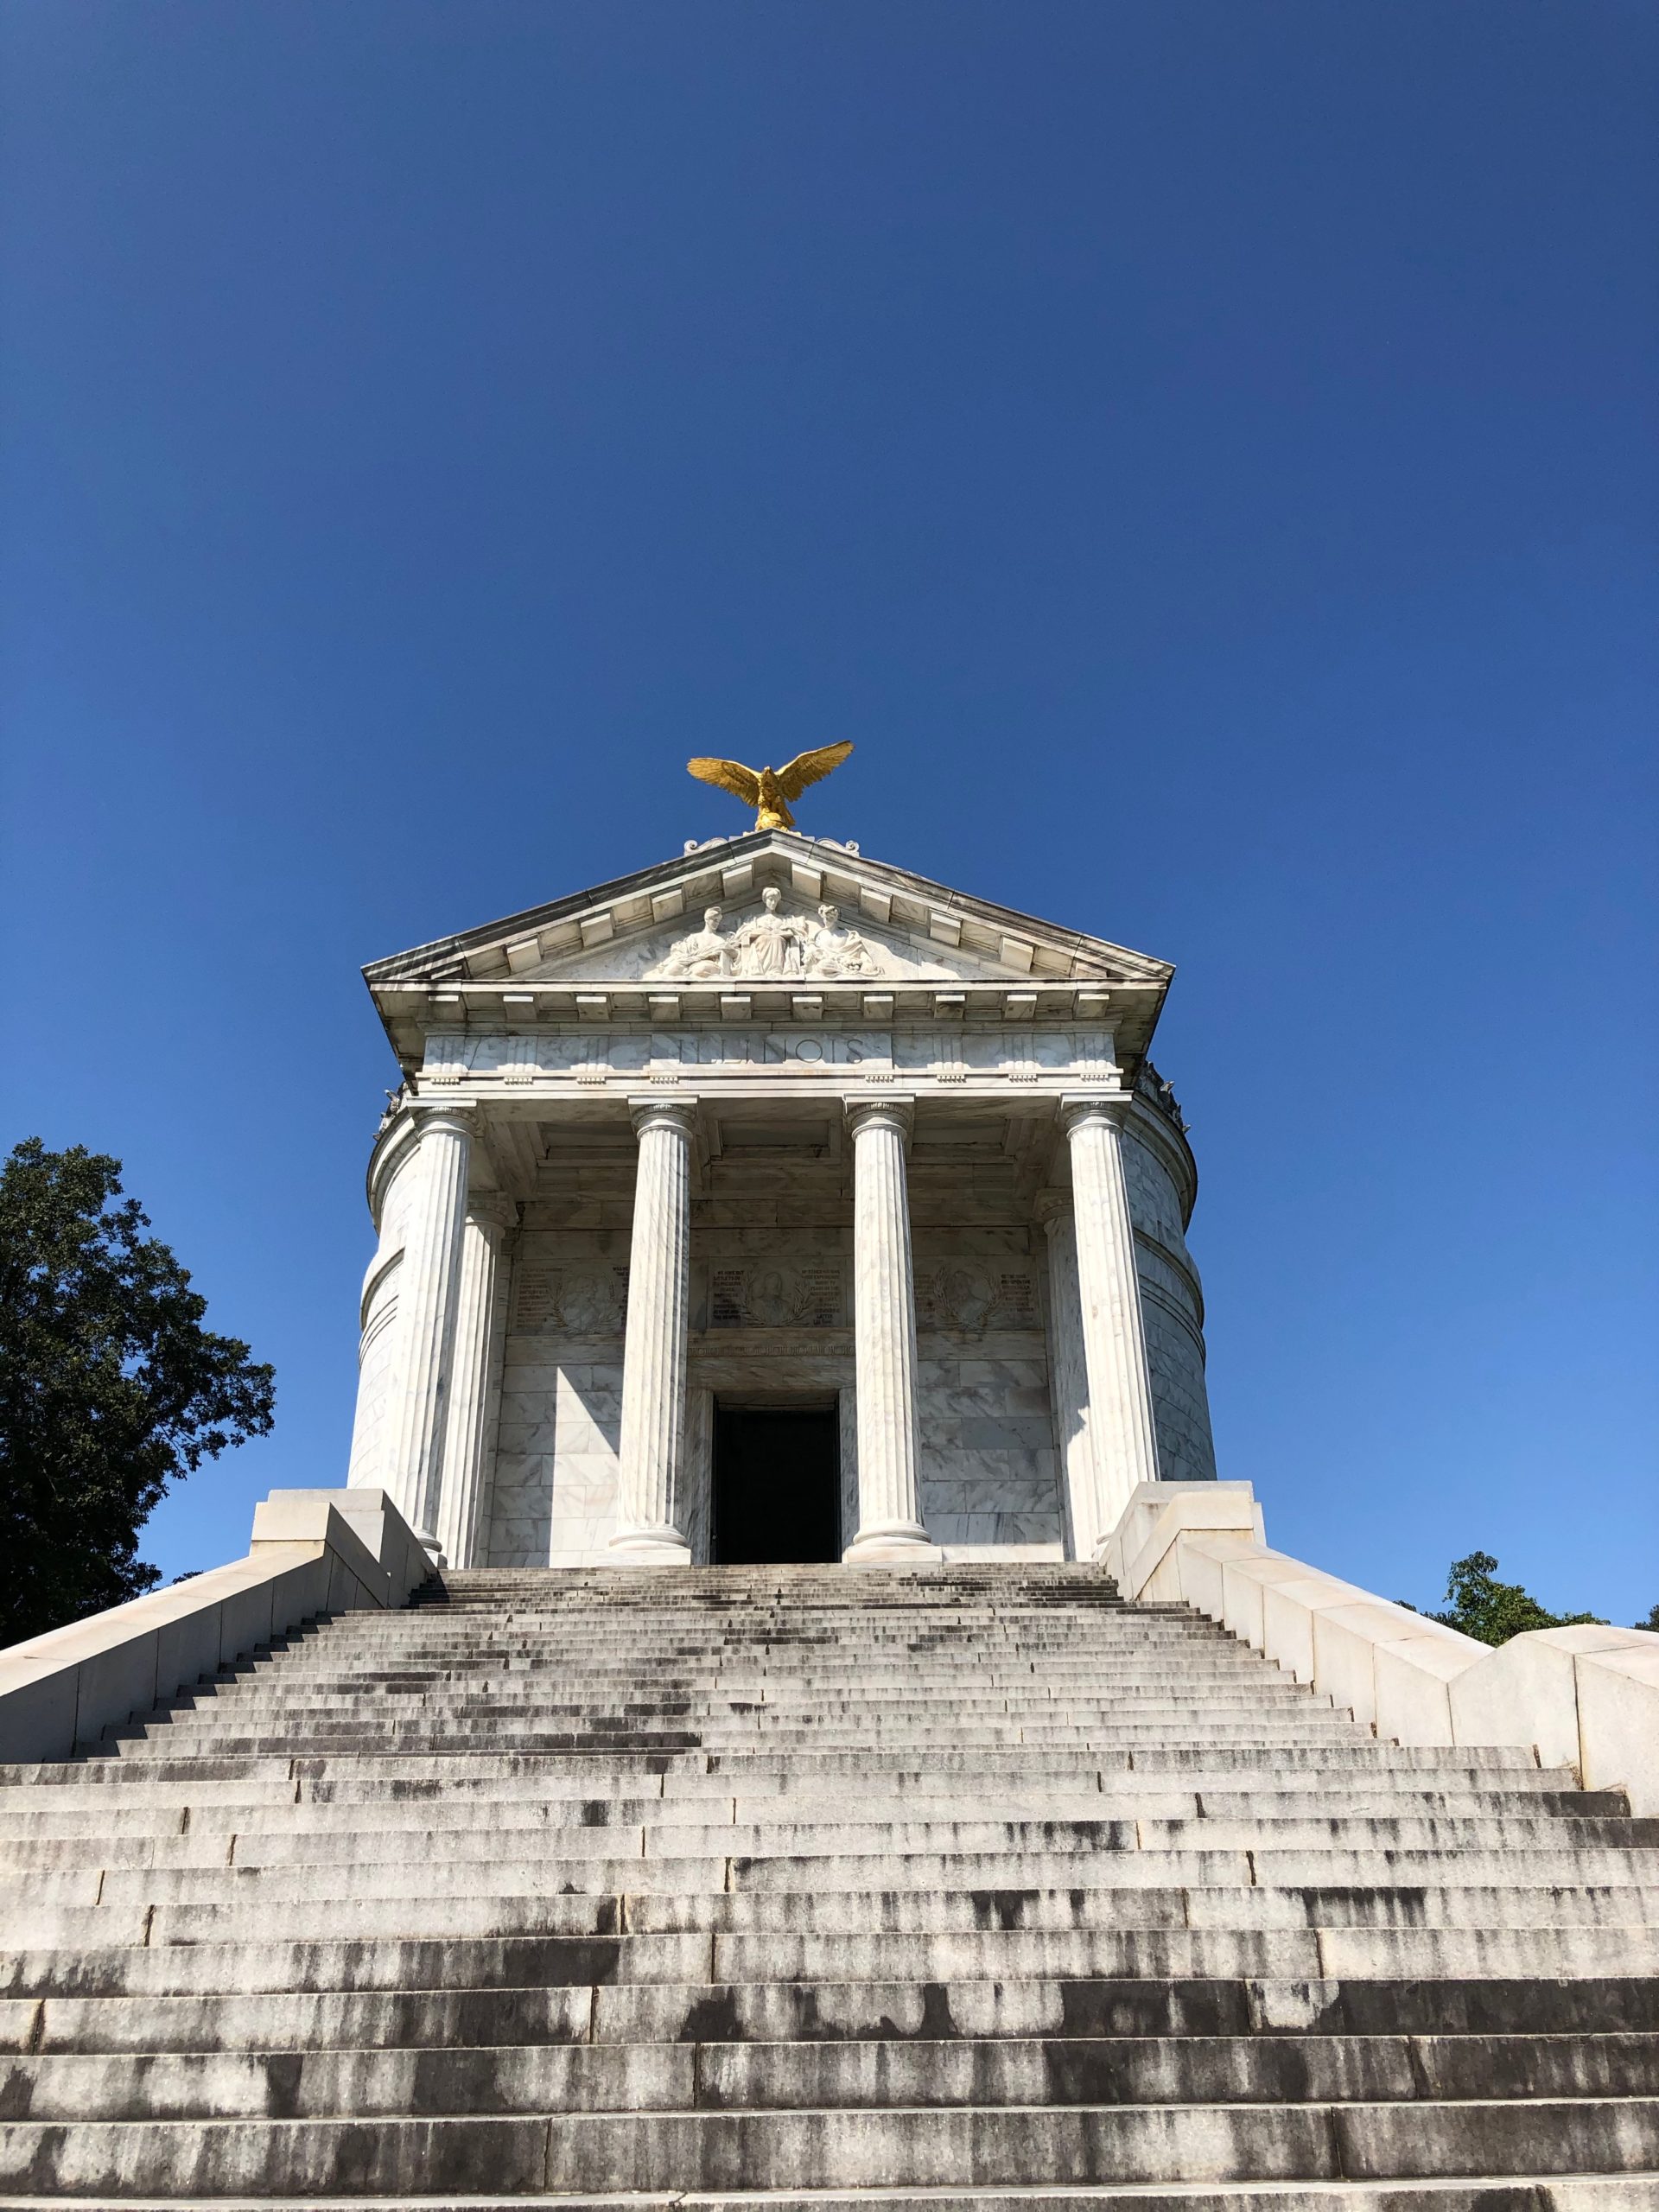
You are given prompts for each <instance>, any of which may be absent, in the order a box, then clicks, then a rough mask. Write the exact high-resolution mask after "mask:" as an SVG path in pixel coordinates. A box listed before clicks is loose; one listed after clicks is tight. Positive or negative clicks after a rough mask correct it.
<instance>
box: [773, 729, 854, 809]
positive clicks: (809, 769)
mask: <svg viewBox="0 0 1659 2212" xmlns="http://www.w3.org/2000/svg"><path fill="white" fill-rule="evenodd" d="M852 749H853V745H852V740H851V739H850V738H843V739H842V742H841V743H840V744H839V745H821V746H819V747H818V748H817V752H816V753H797V754H796V755H795V758H794V759H793V760H791V762H790V764H789V766H787V767H786V768H780V769H779V771H778V788H779V791H782V793H783V795H784V797H785V798H799V797H800V795H801V793H802V792H803V791H804V790H805V789H806V787H807V785H809V784H817V783H821V782H822V781H823V778H824V777H825V776H827V775H828V774H829V771H830V770H831V769H832V768H839V767H840V766H841V764H842V761H843V760H845V759H846V758H847V755H848V754H849V753H850V752H851V751H852Z"/></svg>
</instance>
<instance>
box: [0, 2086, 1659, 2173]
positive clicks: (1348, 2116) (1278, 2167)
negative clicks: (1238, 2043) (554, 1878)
mask: <svg viewBox="0 0 1659 2212" xmlns="http://www.w3.org/2000/svg"><path fill="white" fill-rule="evenodd" d="M1656 2164H1659V2101H1655V2100H1653V2099H1649V2098H1623V2099H1611V2100H1601V2099H1594V2098H1584V2099H1576V2100H1571V2101H1542V2100H1538V2101H1530V2102H1526V2103H1516V2102H1513V2101H1503V2100H1492V2101H1481V2102H1457V2103H1449V2104H1448V2103H1433V2102H1426V2101H1415V2102H1400V2103H1392V2104H1375V2103H1373V2104H1348V2105H1329V2104H1327V2105H1317V2104H1316V2105H1299V2106H1249V2105H1232V2106H1215V2105H1211V2106H1187V2107H1147V2106H1141V2107H1133V2106H1132V2107H1101V2106H1071V2107H1063V2106H1054V2107H1003V2108H1001V2109H999V2110H996V2111H994V2112H992V2111H985V2110H962V2111H958V2110H952V2109H950V2108H949V2107H946V2108H944V2109H940V2108H937V2107H935V2108H925V2109H917V2108H909V2109H901V2110H893V2111H880V2110H877V2111H869V2110H864V2109H856V2108H855V2109H851V2110H823V2109H818V2110H810V2111H798V2112H797V2111H790V2112H766V2113H613V2112H607V2113H569V2114H563V2115H560V2116H558V2117H556V2118H551V2119H546V2118H540V2117H534V2118H531V2117H525V2118H500V2117H491V2118H479V2119H462V2118H454V2117H450V2118H445V2119H442V2120H409V2119H389V2118H388V2119H382V2120H372V2121H365V2120H280V2119H279V2120H269V2119H261V2120H196V2121H188V2122H172V2123H169V2122H165V2121H150V2122H144V2121H119V2120H111V2121H86V2122H82V2123H80V2124H79V2125H78V2126H74V2127H73V2128H65V2127H63V2126H54V2124H53V2123H52V2122H50V2121H45V2122H38V2121H12V2122H9V2123H5V2124H3V2125H0V2187H5V2188H10V2189H16V2188H20V2187H27V2188H28V2189H29V2190H31V2191H33V2192H34V2193H35V2194H36V2195H50V2194H51V2193H52V2192H54V2191H57V2192H60V2193H61V2194H64V2195H76V2196H86V2195H87V2194H89V2193H92V2192H98V2191H103V2192H105V2193H107V2194H109V2195H111V2196H131V2195H134V2194H137V2193H138V2192H140V2191H143V2190H150V2191H159V2192H164V2193H166V2194H168V2195H172V2196H195V2197H200V2196H213V2195H219V2196H236V2195H247V2194H250V2193H264V2194H273V2193H274V2194H277V2195H279V2196H280V2195H290V2196H292V2195H308V2194H315V2193H317V2192H318V2191H321V2190H328V2189H330V2188H335V2189H337V2188H339V2187H340V2184H341V2183H342V2182H349V2183H350V2185H351V2186H352V2188H353V2190H355V2191H357V2192H359V2193H370V2192H373V2191H377V2190H378V2191H379V2192H381V2193H383V2194H385V2193H388V2192H391V2193H396V2192H403V2193H405V2194H407V2195H409V2196H432V2195H433V2194H434V2193H436V2192H442V2191H443V2190H454V2189H463V2190H464V2189H469V2188H472V2187H475V2186H478V2185H480V2184H481V2185H484V2186H486V2187H488V2188H489V2189H491V2190H493V2191H495V2192H496V2193H498V2194H501V2193H507V2194H518V2193H523V2192H527V2191H534V2190H543V2191H548V2190H551V2191H557V2190H565V2191H572V2190H607V2191H614V2190H618V2189H622V2190H664V2189H668V2190H685V2189H688V2188H698V2189H709V2188H715V2189H720V2188H724V2189H728V2190H729V2189H733V2188H741V2189H742V2190H747V2191H752V2190H756V2189H762V2190H779V2189H785V2190H798V2189H801V2188H810V2189H823V2188H832V2187H833V2188H841V2189H848V2188H856V2189H861V2190H871V2189H889V2190H890V2189H893V2188H914V2187H917V2186H922V2185H931V2186H934V2187H939V2186H944V2187H945V2188H963V2187H969V2186H971V2187H975V2188H979V2189H982V2188H984V2187H985V2186H986V2185H988V2184H989V2185H991V2186H1003V2185H1009V2184H1015V2185H1020V2186H1025V2187H1030V2186H1031V2185H1032V2184H1033V2183H1036V2184H1043V2185H1047V2186H1049V2187H1053V2186H1055V2185H1058V2184H1064V2183H1078V2182H1084V2183H1112V2184H1116V2185H1122V2183H1126V2182H1128V2181H1133V2180H1141V2181H1147V2182H1163V2181H1188V2180H1191V2179H1192V2177H1193V2176H1194V2174H1195V2173H1198V2172H1208V2173H1210V2174H1212V2175H1226V2176H1229V2177H1237V2178H1239V2179H1257V2180H1272V2179H1274V2178H1276V2177H1285V2178H1288V2179H1294V2180H1308V2179H1323V2180H1330V2181H1334V2180H1338V2179H1342V2180H1344V2181H1351V2180H1378V2179H1383V2178H1395V2177H1411V2176H1414V2175H1419V2174H1439V2173H1443V2172H1445V2171H1446V2169H1447V2168H1448V2166H1450V2167H1451V2168H1452V2170H1453V2171H1458V2170H1461V2171H1462V2172H1464V2173H1465V2174H1467V2173H1468V2172H1469V2171H1471V2170H1473V2171H1479V2172H1481V2173H1484V2174H1491V2175H1497V2176H1502V2175H1506V2174H1507V2175H1523V2176H1531V2175H1550V2174H1557V2173H1563V2174H1572V2175H1586V2174H1592V2173H1598V2172H1599V2173H1604V2174H1606V2173H1622V2172H1625V2171H1641V2170H1642V2169H1643V2168H1646V2169H1648V2170H1649V2171H1652V2170H1653V2169H1654V2168H1655V2166H1656Z"/></svg>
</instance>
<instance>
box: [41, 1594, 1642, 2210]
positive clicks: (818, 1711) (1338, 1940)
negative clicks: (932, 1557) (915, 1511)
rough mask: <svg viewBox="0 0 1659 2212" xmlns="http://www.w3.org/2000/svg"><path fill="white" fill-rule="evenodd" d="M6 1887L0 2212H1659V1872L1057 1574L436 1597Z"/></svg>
mask: <svg viewBox="0 0 1659 2212" xmlns="http://www.w3.org/2000/svg"><path fill="white" fill-rule="evenodd" d="M0 1863H3V1890H0V1895H3V1899H4V1906H3V1910H4V1944H5V1948H4V1953H3V1977H4V1978H3V2001H0V2043H3V2047H4V2049H3V2056H0V2082H3V2088H0V2203H4V2204H9V2205H21V2204H25V2203H39V2202H45V2201H48V2200H50V2201H54V2202H61V2201H63V2200H65V2199H71V2200H79V2201H81V2202H107V2203H111V2204H115V2203H121V2204H124V2205H129V2206H130V2205H131V2204H133V2203H135V2202H151V2203H162V2202H165V2203H175V2202H181V2201H193V2202H198V2203H200V2202H212V2203H213V2204H215V2205H229V2204H243V2203H247V2204H261V2205H263V2204H268V2203H272V2202H278V2201H281V2200H285V2199H290V2200H291V2199H293V2198H296V2197H302V2198H308V2199H311V2200H313V2201H314V2202H316V2201H321V2202H333V2203H346V2202H350V2203H352V2204H353V2205H356V2206H363V2205H365V2204H367V2203H372V2202H388V2203H397V2204H404V2203H408V2202H411V2201H415V2200H419V2201H420V2202H422V2203H423V2204H424V2205H426V2206H427V2207H429V2208H430V2207H433V2206H435V2205H440V2204H445V2203H448V2204H454V2205H460V2204H462V2203H465V2204H488V2203H494V2202H500V2201H505V2200H508V2199H512V2198H515V2197H516V2198H520V2199H522V2198H524V2197H531V2198H534V2197H543V2198H547V2199H557V2200H558V2201H560V2202H566V2203H569V2204H597V2203H600V2202H607V2203H609V2202H620V2201H623V2200H626V2202H629V2203H630V2204H642V2203H645V2204H648V2203H664V2204H666V2203H693V2204H736V2203H739V2202H754V2203H765V2204H767V2205H774V2206H783V2205H802V2206H804V2205H807V2204H822V2203H827V2202H831V2201H836V2202H845V2203H847V2204H848V2205H849V2206H850V2205H851V2204H853V2203H858V2204H863V2205H869V2206H871V2207H873V2208H875V2209H876V2212H897V2208H901V2207H902V2208H914V2209H915V2212H920V2208H921V2207H922V2206H923V2205H927V2206H930V2207H938V2206H942V2205H944V2206H949V2205H962V2206H964V2207H965V2206H969V2205H971V2206H973V2207H975V2208H976V2212H1013V2208H1014V2207H1016V2206H1018V2207H1020V2208H1027V2212H1029V2208H1038V2207H1040V2208H1045V2212H1059V2208H1060V2207H1061V2206H1062V2205H1066V2206H1069V2205H1072V2204H1074V2203H1077V2202H1079V2201H1081V2202H1086V2203H1087V2204H1088V2205H1090V2206H1091V2207H1094V2208H1110V2207H1121V2208H1123V2212H1128V2208H1129V2207H1131V2206H1134V2207H1140V2208H1145V2207H1148V2206H1168V2207H1172V2208H1173V2207H1180V2208H1183V2209H1184V2212H1246V2209H1247V2208H1248V2212H1304V2209H1305V2208H1306V2212H1312V2208H1313V2207H1315V2206H1320V2207H1333V2206H1339V2207H1343V2208H1353V2212H1384V2208H1387V2212H1430V2209H1431V2208H1433V2212H1476V2208H1479V2212H1592V2208H1593V2212H1625V2208H1638V2207H1639V2208H1646V2209H1647V2212H1659V2178H1656V2176H1659V1821H1635V1820H1632V1819H1630V1818H1629V1817H1628V1815H1627V1812H1626V1808H1625V1807H1624V1802H1623V1801H1622V1799H1620V1798H1618V1797H1616V1796H1611V1795H1609V1794H1605V1793H1603V1794H1599V1795H1596V1794H1591V1793H1586V1792H1584V1791H1581V1790H1580V1789H1576V1788H1575V1787H1574V1783H1573V1777H1572V1776H1571V1775H1570V1774H1568V1773H1565V1772H1559V1773H1548V1772H1541V1771H1540V1770H1538V1769H1537V1768H1536V1767H1535V1765H1533V1764H1531V1762H1530V1761H1529V1758H1527V1757H1526V1756H1525V1755H1524V1754H1522V1753H1519V1752H1513V1751H1473V1752H1471V1751H1413V1750H1402V1749H1400V1748H1398V1747H1397V1746H1395V1745H1391V1744H1386V1743H1378V1742H1377V1741H1376V1739H1375V1738H1374V1737H1372V1735H1371V1734H1370V1732H1369V1731H1368V1730H1365V1729H1362V1728H1360V1727H1357V1726H1355V1725H1354V1724H1353V1722H1352V1721H1351V1720H1350V1719H1348V1718H1347V1716H1346V1715H1345V1714H1342V1713H1334V1712H1332V1710H1330V1708H1329V1707H1321V1706H1320V1705H1319V1702H1318V1701H1317V1700H1315V1699H1314V1697H1313V1695H1312V1694H1310V1693H1309V1692H1308V1691H1306V1690H1304V1689H1301V1688H1298V1687H1297V1686H1296V1685H1295V1684H1294V1683H1293V1682H1292V1681H1290V1680H1289V1679H1288V1678H1287V1677H1286V1676H1283V1675H1280V1674H1279V1673H1278V1672H1277V1671H1276V1670H1275V1669H1273V1668H1271V1667H1269V1666H1268V1664H1267V1663H1266V1662H1264V1661H1262V1659H1260V1658H1259V1657H1258V1656H1256V1655H1255V1653H1253V1652H1252V1651H1250V1650H1249V1649H1248V1648H1247V1647H1245V1646H1243V1645H1241V1644H1239V1643H1236V1642H1234V1641H1233V1640H1232V1639H1231V1638H1230V1637H1228V1636H1226V1635H1225V1634H1224V1633H1223V1632H1222V1631H1221V1630H1218V1629H1217V1628H1216V1627H1214V1626H1213V1625H1212V1624H1211V1623H1210V1622H1208V1621H1206V1620H1204V1619H1201V1618H1198V1616H1196V1615H1194V1614H1192V1613H1191V1612H1188V1611H1185V1609H1184V1608H1181V1607H1176V1606H1162V1605H1123V1604H1122V1603H1120V1602H1119V1601H1118V1599H1117V1598H1116V1593H1115V1592H1114V1591H1113V1589H1112V1586H1111V1585H1110V1584H1109V1583H1108V1582H1105V1581H1103V1580H1101V1579H1100V1578H1099V1577H1098V1576H1097V1575H1096V1574H1094V1573H1090V1571H1088V1570H1086V1569H1082V1568H1062V1567H1052V1568H1050V1567H1040V1568H1032V1567H1000V1568H999V1567H977V1568H969V1567H946V1568H941V1569H937V1570H930V1571H927V1572H923V1573H906V1574H894V1573H882V1572H880V1571H865V1572H862V1573H860V1572H857V1571H854V1570H848V1569H838V1568H787V1567H767V1568H708V1569H699V1570H691V1571H680V1572H675V1573H661V1572H659V1573H648V1572H640V1571H632V1572H630V1571H616V1572H613V1573H593V1574H569V1573H566V1574H552V1573H539V1574H538V1573H519V1572H510V1571H486V1572H478V1573H453V1574H450V1575H448V1577H447V1578H446V1579H445V1582H444V1584H443V1585H442V1586H437V1585H433V1586H429V1588H428V1590H427V1591H425V1592H422V1593H420V1595H419V1597H418V1599H417V1601H416V1603H415V1604H414V1605H412V1606H411V1607H410V1609H408V1610H407V1611H401V1612H395V1613H375V1614H368V1613H353V1614H349V1615H346V1616H345V1617H343V1618H338V1619H334V1620H330V1621H327V1622H325V1623H322V1624H319V1625H318V1626H316V1627H315V1629H314V1630H310V1631H308V1632H307V1633H305V1634H303V1635H301V1636H297V1637H291V1638H290V1639H289V1640H288V1641H287V1642H286V1643H283V1645H281V1646H279V1647H278V1648H277V1649H273V1650H272V1651H271V1652H270V1654H269V1655H268V1656H260V1657H259V1658H258V1659H257V1660H255V1661H252V1662H249V1663H248V1664H246V1665H245V1666H244V1667H242V1668H240V1669H238V1670H237V1672H236V1673H235V1675H233V1676H232V1675H226V1677H224V1678H223V1679H222V1680H221V1681H219V1682H218V1683H217V1684H214V1685H211V1686H204V1687H203V1688H202V1689H201V1690H200V1691H199V1692H198V1693H197V1694H194V1696H192V1697H190V1698H188V1699H186V1700H182V1701H181V1702H180V1703H179V1704H178V1705H176V1706H175V1707H174V1708H173V1709H172V1710H171V1711H170V1712H169V1713H167V1714H165V1715H162V1716H158V1717H156V1718H155V1719H150V1720H149V1721H146V1722H143V1723H138V1724H135V1725H133V1726H130V1727H128V1728H126V1729H124V1730H123V1731H121V1732H119V1733H118V1735H117V1736H116V1737H114V1738H111V1740H110V1741H109V1742H108V1743H107V1744H105V1745H103V1746H101V1747H100V1749H99V1755H97V1756H95V1757H92V1758H86V1759H83V1760H78V1761H76V1762H74V1763H73V1764H64V1765H56V1766H49V1767H11V1768H0Z"/></svg>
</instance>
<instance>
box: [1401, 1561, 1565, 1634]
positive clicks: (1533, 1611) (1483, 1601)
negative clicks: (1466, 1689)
mask: <svg viewBox="0 0 1659 2212" xmlns="http://www.w3.org/2000/svg"><path fill="white" fill-rule="evenodd" d="M1496 1576H1497V1560H1495V1559H1494V1558H1493V1557H1492V1555H1491V1553H1490V1552H1471V1553H1470V1554H1469V1556H1468V1558H1467V1559H1459V1560H1452V1571H1451V1573H1449V1574H1448V1575H1447V1577H1446V1611H1445V1612H1443V1613H1431V1614H1430V1615H1429V1618H1430V1619H1431V1620H1436V1621H1444V1622H1445V1624H1446V1627H1447V1628H1456V1629H1461V1630H1463V1633H1464V1634H1465V1636H1472V1637H1475V1638H1477V1640H1478V1642H1480V1643H1508V1642H1509V1640H1510V1637H1512V1636H1519V1635H1521V1634H1522V1631H1523V1630H1527V1629H1529V1628H1577V1627H1579V1626H1580V1625H1581V1624H1583V1623H1585V1622H1593V1623H1595V1624H1597V1625H1599V1626H1604V1625H1605V1623H1603V1622H1602V1620H1601V1617H1600V1615H1599V1614H1598V1613H1551V1612H1547V1611H1545V1609H1544V1608H1543V1606H1541V1605H1540V1604H1539V1602H1538V1600H1537V1599H1535V1597H1533V1596H1532V1595H1531V1594H1530V1592H1528V1591H1525V1590H1523V1589H1522V1586H1521V1585H1520V1584H1519V1583H1518V1582H1499V1581H1497V1580H1496V1579H1495V1578H1496ZM1413 1610H1414V1611H1415V1608H1413Z"/></svg>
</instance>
